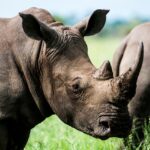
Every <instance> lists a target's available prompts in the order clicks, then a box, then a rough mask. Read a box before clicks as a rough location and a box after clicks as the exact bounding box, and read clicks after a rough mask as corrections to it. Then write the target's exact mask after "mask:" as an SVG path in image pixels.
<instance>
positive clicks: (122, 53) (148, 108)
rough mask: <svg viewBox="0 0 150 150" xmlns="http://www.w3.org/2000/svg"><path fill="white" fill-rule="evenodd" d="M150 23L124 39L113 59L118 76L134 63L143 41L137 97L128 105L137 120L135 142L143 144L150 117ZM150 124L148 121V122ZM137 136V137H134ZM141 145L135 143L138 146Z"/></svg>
mask: <svg viewBox="0 0 150 150" xmlns="http://www.w3.org/2000/svg"><path fill="white" fill-rule="evenodd" d="M149 33H150V23H144V24H141V25H138V26H136V27H135V28H134V29H132V31H131V32H130V33H129V34H128V35H127V36H126V37H125V38H124V39H123V41H122V43H121V45H120V46H119V48H118V49H117V50H116V52H115V54H114V57H113V73H114V76H116V77H117V76H118V75H120V74H122V73H124V72H126V70H127V69H128V67H129V66H130V65H131V64H132V63H133V62H134V57H135V56H136V54H137V45H138V44H139V43H140V42H141V41H143V43H144V59H143V64H142V68H141V71H140V73H139V76H138V80H137V90H136V94H135V96H134V97H133V98H132V100H131V101H130V103H129V105H128V109H129V113H130V116H131V117H132V118H134V119H135V125H134V128H135V129H134V130H135V131H136V132H137V133H133V136H134V137H133V140H134V141H135V142H141V141H142V139H143V136H144V134H143V129H142V128H143V125H144V124H145V123H144V120H145V119H146V120H147V118H148V117H149V116H150V100H149V98H150V77H149V73H150V38H149ZM146 122H147V123H148V120H147V121H146ZM134 134H137V135H134ZM138 144H139V143H135V146H137V145H138Z"/></svg>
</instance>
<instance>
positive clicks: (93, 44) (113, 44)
mask: <svg viewBox="0 0 150 150" xmlns="http://www.w3.org/2000/svg"><path fill="white" fill-rule="evenodd" d="M86 41H87V44H88V47H89V56H90V58H91V60H92V62H93V64H94V65H96V66H97V67H98V66H100V64H101V63H102V62H103V61H104V60H106V59H108V60H111V59H112V56H113V53H114V51H115V49H116V48H117V46H118V45H119V43H120V39H115V38H99V39H98V38H97V37H94V38H91V37H90V38H87V39H86ZM122 146H123V142H122V140H121V139H118V138H111V139H108V140H106V141H102V140H99V139H95V138H92V137H90V136H88V135H85V134H83V133H81V132H79V131H77V130H75V129H73V128H71V127H69V126H67V125H65V124H64V123H62V122H61V121H60V120H59V119H58V118H57V116H55V115H53V116H51V117H49V118H47V119H46V120H45V121H44V122H42V123H41V124H39V125H37V126H36V127H35V128H34V129H32V132H31V135H30V138H29V141H28V144H27V146H26V148H25V150H121V149H123V148H122Z"/></svg>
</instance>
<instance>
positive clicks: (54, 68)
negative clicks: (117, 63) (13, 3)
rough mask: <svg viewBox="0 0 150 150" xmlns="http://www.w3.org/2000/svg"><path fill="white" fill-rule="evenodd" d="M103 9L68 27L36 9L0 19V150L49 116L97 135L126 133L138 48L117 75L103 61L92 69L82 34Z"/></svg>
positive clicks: (96, 24) (19, 143)
mask: <svg viewBox="0 0 150 150" xmlns="http://www.w3.org/2000/svg"><path fill="white" fill-rule="evenodd" d="M107 13H108V11H107V10H96V11H94V12H93V14H92V15H91V17H89V18H87V19H85V20H83V21H81V22H79V23H78V24H76V25H75V26H72V27H65V26H64V25H63V24H61V23H58V22H56V21H55V20H54V19H53V17H52V16H51V15H50V14H49V12H47V11H46V10H43V9H38V8H30V9H28V10H26V11H24V12H22V13H20V16H19V15H18V16H16V17H14V18H10V19H0V35H1V40H0V64H1V65H0V150H10V149H11V150H21V149H23V148H24V146H25V144H26V142H27V139H28V136H29V133H30V129H31V128H33V127H34V126H35V125H36V124H38V123H40V122H41V121H42V120H44V119H45V118H46V117H48V116H50V115H52V114H57V115H58V117H59V118H60V119H61V120H62V121H64V122H65V123H67V124H68V125H70V126H72V127H74V128H76V129H78V130H81V131H82V132H85V133H87V134H89V135H92V136H94V137H98V138H101V139H106V138H108V137H112V136H118V137H124V136H127V135H128V134H129V131H130V128H131V119H130V117H129V114H128V110H127V104H128V102H129V100H130V99H131V98H132V97H133V96H134V94H135V89H136V79H137V76H138V72H139V70H140V68H141V64H142V53H143V49H142V48H141V49H139V51H138V54H137V56H138V57H137V60H136V62H135V63H133V64H134V65H133V64H132V65H133V67H132V68H131V69H129V70H128V71H127V72H126V73H124V74H122V75H120V76H118V77H116V78H113V75H112V68H111V65H110V63H109V62H108V61H105V62H104V63H103V65H102V66H101V67H100V69H96V68H95V67H94V66H93V65H92V63H91V62H90V59H89V57H88V54H87V45H86V43H85V41H84V38H83V37H84V36H87V35H93V34H96V33H98V32H99V31H100V30H101V29H102V28H103V26H104V24H105V20H106V14H107Z"/></svg>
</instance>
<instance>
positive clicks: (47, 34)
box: [19, 13, 57, 41]
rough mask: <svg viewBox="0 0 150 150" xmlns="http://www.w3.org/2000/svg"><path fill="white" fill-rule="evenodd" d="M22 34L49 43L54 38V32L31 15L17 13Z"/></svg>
mask: <svg viewBox="0 0 150 150" xmlns="http://www.w3.org/2000/svg"><path fill="white" fill-rule="evenodd" d="M19 15H20V17H21V18H22V27H23V30H24V32H25V33H26V34H27V35H28V36H29V37H30V38H33V39H36V40H45V41H50V40H52V39H53V38H54V37H56V35H57V34H56V31H55V30H53V29H51V28H49V27H47V26H46V25H45V24H43V23H42V22H40V21H39V20H38V19H37V18H35V17H34V16H33V15H31V14H23V13H19Z"/></svg>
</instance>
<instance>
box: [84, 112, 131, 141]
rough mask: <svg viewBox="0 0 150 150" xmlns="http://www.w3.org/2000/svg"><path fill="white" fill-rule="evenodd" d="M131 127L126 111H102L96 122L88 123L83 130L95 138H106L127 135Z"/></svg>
mask: <svg viewBox="0 0 150 150" xmlns="http://www.w3.org/2000/svg"><path fill="white" fill-rule="evenodd" d="M131 127H132V120H131V118H130V117H129V115H128V113H123V114H118V113H114V114H112V113H111V114H109V113H102V114H101V115H100V117H99V121H98V123H96V124H91V125H89V126H88V127H87V128H86V129H84V131H85V133H86V134H89V135H91V136H93V137H95V138H99V139H102V140H106V139H108V138H109V137H119V138H125V137H127V136H128V135H129V133H130V130H131ZM82 131H83V130H82Z"/></svg>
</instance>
